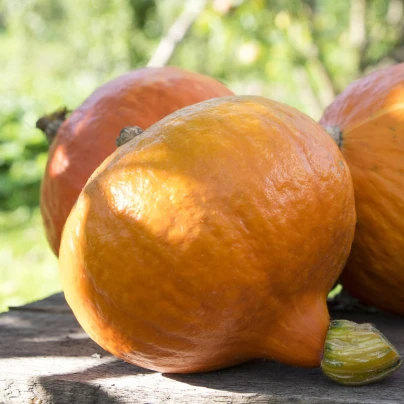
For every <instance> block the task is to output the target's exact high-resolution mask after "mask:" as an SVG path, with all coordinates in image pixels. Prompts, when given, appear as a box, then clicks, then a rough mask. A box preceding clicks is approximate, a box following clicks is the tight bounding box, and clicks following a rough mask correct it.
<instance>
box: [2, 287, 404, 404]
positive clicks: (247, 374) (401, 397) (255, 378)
mask: <svg viewBox="0 0 404 404" xmlns="http://www.w3.org/2000/svg"><path fill="white" fill-rule="evenodd" d="M332 316H333V317H334V318H341V317H344V318H347V319H350V320H353V321H357V322H371V323H374V324H376V325H377V327H378V328H379V329H380V330H381V331H382V332H383V333H384V334H385V335H386V336H387V337H388V338H389V339H390V340H391V341H392V342H393V343H394V344H395V346H396V347H397V349H398V350H399V351H400V353H401V354H402V355H404V319H403V318H400V317H395V316H392V315H388V314H384V313H369V312H360V311H356V312H350V313H342V312H333V313H332ZM0 403H7V404H8V403H11V404H14V403H15V404H23V403H29V404H50V403H55V404H65V403H66V404H67V403H69V404H70V403H78V404H87V403H91V404H101V403H102V404H104V403H120V404H121V403H122V404H126V403H143V404H146V403H149V404H151V403H153V404H154V403H176V404H177V403H178V404H182V403H187V404H188V403H192V404H193V403H196V404H198V403H236V404H239V403H271V404H272V403H304V404H313V403H314V404H315V403H324V404H327V403H336V404H337V403H358V404H359V403H366V404H376V403H377V404H380V403H383V404H392V403H404V370H401V371H399V372H397V373H396V374H395V375H393V376H392V377H390V378H388V379H386V380H384V381H382V382H380V383H378V384H374V385H370V386H364V387H355V388H348V387H343V386H339V385H337V384H334V383H333V382H331V381H329V380H328V379H326V378H325V377H324V376H323V375H322V374H321V372H320V370H319V369H299V368H294V367H290V366H284V365H281V364H278V363H274V362H269V361H263V360H257V361H252V362H249V363H246V364H244V365H241V366H237V367H233V368H229V369H225V370H222V371H218V372H211V373H205V374H194V375H170V374H159V373H155V372H151V371H148V370H146V369H141V368H139V367H136V366H133V365H129V364H127V363H124V362H122V361H121V360H118V359H116V358H114V357H113V356H111V355H109V354H108V353H107V352H105V351H103V350H102V349H101V348H99V347H98V346H97V345H96V344H95V343H94V342H92V341H91V340H90V339H89V338H88V337H87V335H86V334H85V333H84V332H83V330H82V329H81V328H80V326H79V325H78V323H77V322H76V320H75V318H74V317H73V315H72V313H71V312H70V310H69V309H68V307H67V305H66V302H65V300H64V297H63V295H62V294H57V295H54V296H51V297H49V298H47V299H45V300H42V301H40V302H36V303H33V304H30V305H27V306H23V307H21V308H19V309H15V310H12V311H10V312H8V313H4V314H2V315H0Z"/></svg>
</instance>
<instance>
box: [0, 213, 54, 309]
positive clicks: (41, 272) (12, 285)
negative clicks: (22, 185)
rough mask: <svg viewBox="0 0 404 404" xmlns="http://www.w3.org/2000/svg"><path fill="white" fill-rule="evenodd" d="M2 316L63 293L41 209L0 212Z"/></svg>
mask: <svg viewBox="0 0 404 404" xmlns="http://www.w3.org/2000/svg"><path fill="white" fill-rule="evenodd" d="M0 229H2V230H1V232H0V312H3V311H7V308H8V306H18V305H22V304H25V303H28V302H31V301H34V300H38V299H41V298H44V297H46V296H49V295H50V294H52V293H55V292H58V291H60V290H61V285H60V281H59V274H58V267H57V260H56V257H55V256H54V255H53V253H52V252H51V250H50V248H49V246H48V242H47V240H46V238H45V233H44V230H43V226H42V222H41V217H40V213H39V209H35V210H33V211H30V210H29V209H27V208H19V209H17V210H15V211H14V212H11V213H8V212H7V213H4V212H0Z"/></svg>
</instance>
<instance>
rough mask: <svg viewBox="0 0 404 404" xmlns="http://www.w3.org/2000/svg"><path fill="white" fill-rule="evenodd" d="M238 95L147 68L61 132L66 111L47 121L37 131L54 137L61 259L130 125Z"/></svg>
mask: <svg viewBox="0 0 404 404" xmlns="http://www.w3.org/2000/svg"><path fill="white" fill-rule="evenodd" d="M231 94H233V93H232V91H230V90H229V89H228V88H227V87H225V86H224V85H223V84H222V83H220V82H218V81H216V80H214V79H212V78H210V77H207V76H204V75H201V74H198V73H192V72H188V71H185V70H182V69H179V68H176V67H163V68H145V69H140V70H136V71H133V72H130V73H127V74H125V75H123V76H120V77H118V78H116V79H114V80H112V81H110V82H109V83H107V84H105V85H103V86H102V87H100V88H98V89H97V90H96V91H95V92H94V93H93V94H92V95H91V96H90V97H89V98H88V99H87V100H86V101H85V102H84V103H83V104H82V105H81V106H80V107H79V108H77V109H76V110H75V111H74V112H73V113H72V114H71V116H70V117H69V118H68V119H67V120H65V121H64V122H63V123H62V125H61V126H60V128H57V126H58V125H60V123H61V122H60V121H63V120H64V118H65V115H66V111H61V113H59V114H54V115H52V116H50V117H44V118H42V119H41V120H40V121H38V124H37V126H38V127H40V128H42V129H43V130H44V132H45V133H46V134H47V135H48V137H50V138H52V137H53V132H54V131H55V126H56V130H57V135H56V137H55V138H54V139H53V141H52V144H51V147H50V150H49V159H48V164H47V167H46V171H45V175H44V178H43V182H42V188H41V212H42V217H43V221H44V225H45V229H46V234H47V238H48V240H49V243H50V246H51V248H52V250H53V252H54V253H55V254H56V255H58V251H59V245H60V237H61V233H62V229H63V226H64V224H65V221H66V219H67V216H68V215H69V213H70V210H71V208H72V206H73V204H74V203H75V201H76V199H77V197H78V195H79V193H80V191H81V189H82V188H83V186H84V185H85V183H86V181H87V180H88V178H89V177H90V175H91V174H92V172H93V171H94V170H95V168H97V167H98V166H99V164H100V163H101V162H102V161H103V160H104V159H105V158H106V157H107V156H109V155H110V154H111V153H112V152H113V151H114V150H115V149H116V144H115V139H116V133H119V130H120V129H122V127H123V126H125V125H138V126H140V127H142V128H143V129H146V128H148V127H149V126H150V125H152V124H153V123H155V122H157V121H158V120H160V119H161V118H163V117H165V116H166V115H168V114H170V113H171V112H174V111H176V110H177V109H179V108H182V107H185V106H187V105H191V104H194V103H197V102H200V101H204V100H207V99H210V98H215V97H221V96H226V95H231Z"/></svg>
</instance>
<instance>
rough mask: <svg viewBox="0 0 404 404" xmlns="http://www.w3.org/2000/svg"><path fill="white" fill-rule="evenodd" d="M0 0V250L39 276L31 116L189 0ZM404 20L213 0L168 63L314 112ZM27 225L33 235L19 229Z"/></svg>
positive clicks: (139, 53) (158, 29)
mask: <svg viewBox="0 0 404 404" xmlns="http://www.w3.org/2000/svg"><path fill="white" fill-rule="evenodd" d="M0 3H1V5H0V49H1V52H0V66H1V69H0V227H1V234H2V237H3V239H2V240H1V241H2V245H3V247H2V248H3V250H1V251H2V252H0V253H1V254H3V255H4V254H6V256H7V257H8V258H7V260H8V261H6V262H8V264H7V265H9V267H8V268H9V269H8V270H6V271H9V272H8V274H9V276H11V277H12V276H13V275H12V271H11V268H12V267H13V265H15V267H16V268H19V270H21V271H22V272H23V271H24V266H26V270H27V271H29V269H31V268H32V267H33V265H35V271H36V273H38V279H40V271H45V272H44V273H46V271H47V270H48V269H46V268H47V265H53V266H54V261H53V260H52V259H51V258H50V255H49V254H50V253H49V251H48V250H47V248H46V245H45V242H44V240H43V237H42V229H41V225H40V221H39V217H38V209H37V207H38V203H39V200H38V195H39V186H40V181H41V176H42V173H43V170H44V167H45V164H46V157H47V144H46V141H45V137H44V136H43V135H42V133H41V132H40V131H39V130H37V129H36V128H35V122H36V120H37V119H38V118H39V117H40V116H41V115H43V114H45V113H49V112H52V111H54V110H56V109H58V108H60V107H62V106H67V107H68V108H70V109H74V108H75V107H76V106H78V105H79V104H80V103H81V102H82V101H83V100H84V99H85V98H86V97H87V96H88V95H89V94H90V93H91V92H92V91H93V90H94V89H95V88H96V87H97V86H99V85H101V84H102V83H104V82H106V81H107V80H110V79H111V78H113V77H115V76H117V75H119V74H122V73H124V72H126V71H128V70H129V69H133V68H137V67H141V66H145V65H146V64H147V62H148V60H149V59H150V58H151V56H152V55H153V53H154V51H155V49H156V48H157V45H158V44H159V41H160V40H161V38H162V37H163V36H164V35H166V33H167V32H168V31H169V29H170V27H171V26H172V24H173V23H174V21H175V20H176V19H177V18H178V16H179V15H180V14H181V12H182V11H183V9H184V8H185V7H187V4H189V2H185V1H183V0H104V1H96V0H69V1H65V0H18V1H15V0H0ZM402 21H403V0H367V1H366V0H352V1H328V0H252V1H247V0H211V1H207V4H206V7H205V8H204V10H203V12H202V13H201V14H200V15H199V17H198V18H197V20H196V21H195V23H194V24H193V26H192V28H191V30H190V31H189V32H188V34H187V35H186V36H185V38H184V39H183V40H181V41H180V43H179V44H177V47H176V49H175V51H174V53H173V54H172V57H171V59H170V62H169V63H170V64H173V65H177V66H181V67H183V68H186V69H190V70H195V71H199V72H201V73H205V74H208V75H211V76H213V77H216V78H218V79H220V80H222V81H223V82H225V83H226V84H227V85H229V86H230V87H231V88H232V89H233V90H234V91H235V92H236V93H239V94H260V95H265V96H268V97H270V98H273V99H276V100H278V101H282V102H285V103H288V104H290V105H292V106H295V107H297V108H299V109H301V110H302V111H304V112H306V113H307V114H309V115H310V116H312V117H313V118H314V119H318V118H319V117H320V116H321V114H322V111H323V109H324V108H325V107H326V106H327V105H328V104H329V103H330V102H331V101H332V99H333V97H334V96H335V94H337V93H338V92H340V91H341V90H342V89H343V88H344V87H345V86H346V85H348V84H349V83H350V82H351V81H352V80H354V79H355V78H357V77H359V76H361V75H362V74H364V73H366V72H368V71H369V70H371V69H374V68H377V67H379V66H383V65H385V64H389V63H393V62H396V61H399V60H400V58H402V57H403V53H404V52H403V48H404V28H403V24H402ZM24 212H25V213H24ZM27 212H28V213H27ZM33 212H34V213H33ZM19 218H20V219H19ZM21 218H23V219H24V220H23V222H24V223H23V224H21V223H20V221H21V220H22V219H21ZM18 223H20V224H18ZM35 226H36V227H35ZM33 228H35V229H36V230H35V231H34V230H32V229H33ZM29 229H31V230H32V232H33V233H35V232H37V233H38V234H41V237H42V239H41V240H42V241H41V242H37V240H32V239H30V238H27V237H25V236H23V234H25V233H24V232H26V231H28V230H29ZM31 230H30V231H31ZM30 234H31V233H30ZM17 241H18V243H17ZM17 244H18V254H17V252H16V251H17ZM4 246H5V247H4ZM4 248H5V250H4ZM32 248H37V249H38V251H39V248H41V249H43V252H41V253H38V255H35V257H39V258H38V259H37V260H36V261H35V260H34V261H35V262H34V263H32V264H31V263H30V259H31V258H30V259H28V258H24V257H25V255H26V256H27V257H32V256H31V255H30V253H29V251H31V250H32ZM4 251H6V252H4ZM41 251H42V250H41ZM25 252H26V254H25ZM10 254H11V255H10ZM24 254H25V255H24ZM42 254H43V255H42ZM10 257H11V258H10ZM39 268H42V269H41V270H39ZM2 271H3V272H4V270H3V269H2ZM3 272H2V273H1V275H2V276H3ZM4 273H5V272H4ZM27 273H28V272H27ZM7 276H8V275H7ZM27 276H28V275H27ZM15 278H16V279H17V278H19V275H18V276H16V277H15ZM22 279H23V278H21V282H23V280H22ZM30 279H31V278H30ZM52 282H53V281H52ZM5 284H6V285H7V284H8V283H7V282H6V283H5ZM30 284H32V281H31V280H30ZM52 287H53V286H52ZM52 287H51V289H52ZM4 288H5V286H4V285H2V288H0V306H1V304H2V303H1V299H2V296H5V295H7V293H8V292H5V289H4ZM27 288H28V287H27ZM7 290H8V289H7ZM14 295H15V294H14ZM26 296H28V295H26ZM35 296H37V295H35Z"/></svg>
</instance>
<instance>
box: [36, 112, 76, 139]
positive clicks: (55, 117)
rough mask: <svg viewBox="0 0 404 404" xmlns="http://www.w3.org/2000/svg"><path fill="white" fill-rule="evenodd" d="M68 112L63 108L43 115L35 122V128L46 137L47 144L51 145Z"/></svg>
mask: <svg viewBox="0 0 404 404" xmlns="http://www.w3.org/2000/svg"><path fill="white" fill-rule="evenodd" d="M69 112H70V111H69V110H68V109H67V108H66V107H64V108H61V109H58V110H57V111H55V112H53V113H51V114H49V115H44V116H43V117H42V118H39V119H38V120H37V121H36V127H37V128H38V129H40V130H41V131H42V132H43V133H45V135H46V139H47V141H48V144H49V145H51V144H52V142H53V139H54V138H55V136H56V134H57V132H58V130H59V128H60V126H61V125H62V123H63V122H64V121H65V120H66V116H67V114H68V113H69Z"/></svg>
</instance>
